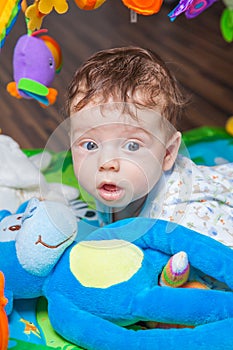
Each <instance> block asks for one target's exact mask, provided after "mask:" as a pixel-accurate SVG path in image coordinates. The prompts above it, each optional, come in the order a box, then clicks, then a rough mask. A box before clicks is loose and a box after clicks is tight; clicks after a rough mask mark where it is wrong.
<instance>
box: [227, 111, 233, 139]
mask: <svg viewBox="0 0 233 350" xmlns="http://www.w3.org/2000/svg"><path fill="white" fill-rule="evenodd" d="M225 127H226V131H227V132H228V133H229V134H230V135H232V136H233V116H231V117H230V118H229V119H228V120H227V122H226V126H225Z"/></svg>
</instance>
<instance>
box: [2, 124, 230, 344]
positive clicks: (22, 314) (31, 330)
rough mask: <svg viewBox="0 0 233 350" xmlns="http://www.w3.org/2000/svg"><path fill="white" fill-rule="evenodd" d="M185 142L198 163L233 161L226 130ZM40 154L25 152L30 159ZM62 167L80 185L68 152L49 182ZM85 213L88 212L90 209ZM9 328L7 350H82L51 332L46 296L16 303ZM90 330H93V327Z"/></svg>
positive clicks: (67, 179) (191, 135)
mask: <svg viewBox="0 0 233 350" xmlns="http://www.w3.org/2000/svg"><path fill="white" fill-rule="evenodd" d="M183 141H184V144H185V146H186V147H185V148H187V149H186V152H187V150H188V152H189V155H190V158H191V159H193V160H194V161H195V162H196V163H198V164H205V165H210V166H211V165H215V164H222V163H224V162H233V137H232V136H230V135H229V134H228V133H227V132H226V131H225V130H224V129H221V128H210V127H203V128H199V129H195V130H192V131H188V132H185V133H184V135H183ZM203 150H204V152H203ZM41 151H42V150H38V149H37V150H24V152H25V153H26V154H27V155H28V156H31V155H33V154H36V153H39V152H41ZM181 152H182V150H181ZM61 168H62V181H63V183H64V184H69V185H72V186H78V185H77V182H76V179H75V177H74V173H73V168H72V159H71V154H70V153H69V152H68V153H67V152H60V153H53V154H52V162H51V164H50V167H49V168H48V169H47V170H46V172H45V176H46V179H47V180H48V181H50V182H51V181H56V180H59V177H60V170H61ZM81 199H82V198H81ZM86 210H87V211H88V208H86ZM82 216H83V218H85V212H83V215H82ZM94 219H95V218H94ZM84 220H86V219H84ZM58 308H59V305H58ZM9 325H10V340H9V345H8V349H10V350H26V349H30V350H34V349H35V350H36V349H40V350H43V349H53V350H54V349H57V350H58V349H59V350H71V349H80V348H79V347H77V346H75V345H73V344H70V343H68V342H67V341H65V340H64V339H63V338H61V337H60V336H59V335H58V334H57V333H56V332H55V331H54V330H53V329H52V327H51V324H50V321H49V318H48V314H47V301H46V299H44V298H43V297H40V298H36V299H30V300H17V301H15V304H14V310H13V313H12V314H11V315H10V317H9ZM90 327H92V325H91V324H90ZM135 327H138V326H135Z"/></svg>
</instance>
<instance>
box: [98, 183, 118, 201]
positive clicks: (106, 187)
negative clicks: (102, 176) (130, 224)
mask: <svg viewBox="0 0 233 350" xmlns="http://www.w3.org/2000/svg"><path fill="white" fill-rule="evenodd" d="M98 192H99V195H100V197H102V198H103V199H104V200H106V201H115V200H118V199H120V198H121V197H122V196H123V193H124V190H123V188H121V187H119V186H117V185H115V184H110V183H102V184H101V185H100V186H99V187H98Z"/></svg>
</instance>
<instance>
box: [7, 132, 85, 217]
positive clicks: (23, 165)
mask: <svg viewBox="0 0 233 350" xmlns="http://www.w3.org/2000/svg"><path fill="white" fill-rule="evenodd" d="M50 162H51V155H50V154H49V153H48V152H47V151H44V152H42V153H41V154H38V155H33V156H32V157H27V156H26V155H25V154H24V153H23V151H22V150H21V149H20V147H19V145H18V143H17V142H15V141H14V140H13V139H12V138H11V137H9V136H7V135H0V164H1V167H0V210H1V209H7V210H9V211H11V212H15V211H16V210H17V208H18V206H19V205H20V204H22V203H23V202H25V201H26V200H29V199H30V198H32V197H37V198H43V199H48V200H52V201H60V202H64V203H68V201H69V200H73V199H76V198H77V197H78V195H79V191H78V190H77V188H74V187H71V186H68V185H63V184H61V183H59V182H55V183H54V182H53V183H48V181H47V180H46V179H45V177H44V175H43V174H42V171H44V170H45V168H47V167H48V166H49V165H50ZM58 181H59V179H58Z"/></svg>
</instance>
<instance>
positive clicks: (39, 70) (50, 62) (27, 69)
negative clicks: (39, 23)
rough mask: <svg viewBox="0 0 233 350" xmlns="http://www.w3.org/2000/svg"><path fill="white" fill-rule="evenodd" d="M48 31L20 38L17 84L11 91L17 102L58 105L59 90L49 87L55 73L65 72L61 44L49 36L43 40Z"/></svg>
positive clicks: (16, 53)
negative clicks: (27, 101) (43, 34)
mask: <svg viewBox="0 0 233 350" xmlns="http://www.w3.org/2000/svg"><path fill="white" fill-rule="evenodd" d="M44 32H47V30H40V31H37V32H34V33H32V34H31V35H29V34H26V35H23V36H21V37H20V38H19V40H18V41H17V44H16V46H15V49H14V56H13V71H14V81H13V82H10V83H9V84H8V85H7V91H8V92H9V93H10V94H11V95H12V96H14V97H16V98H26V99H35V100H37V101H38V102H39V103H40V104H42V106H48V105H49V104H53V103H54V102H55V101H56V97H57V90H56V89H53V88H51V87H49V86H50V85H51V83H52V81H53V79H54V76H55V73H56V72H59V71H60V70H61V65H62V55H61V50H60V47H59V45H58V44H57V42H56V41H55V40H54V39H52V38H51V37H49V36H47V35H46V36H44V37H43V36H42V37H39V36H38V35H39V34H41V33H44Z"/></svg>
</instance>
